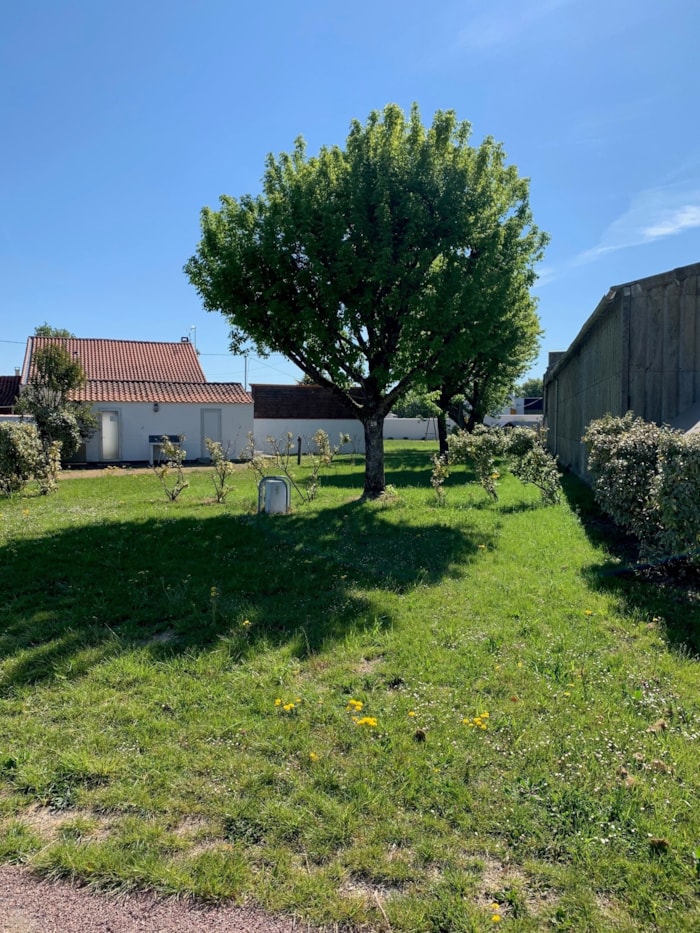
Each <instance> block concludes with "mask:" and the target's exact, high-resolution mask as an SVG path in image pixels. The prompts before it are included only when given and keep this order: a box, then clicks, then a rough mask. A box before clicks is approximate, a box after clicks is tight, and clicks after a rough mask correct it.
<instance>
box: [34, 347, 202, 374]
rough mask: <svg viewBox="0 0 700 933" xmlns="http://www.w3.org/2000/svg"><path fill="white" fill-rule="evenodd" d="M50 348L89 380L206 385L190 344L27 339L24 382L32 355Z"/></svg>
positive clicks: (195, 353)
mask: <svg viewBox="0 0 700 933" xmlns="http://www.w3.org/2000/svg"><path fill="white" fill-rule="evenodd" d="M51 344H58V345H59V346H62V347H65V349H66V350H67V351H68V352H69V353H70V355H71V356H72V357H74V359H77V360H79V361H80V365H81V366H82V367H83V371H84V372H85V375H86V376H87V378H88V379H98V380H107V381H109V380H113V381H120V382H121V381H123V380H126V381H133V382H136V381H141V380H145V381H147V382H149V381H150V382H196V383H203V382H206V381H207V380H206V376H205V375H204V372H203V371H202V367H201V366H200V365H199V358H198V356H197V351H196V350H195V348H194V345H193V344H192V343H190V341H189V340H183V341H182V342H180V343H164V342H155V341H141V340H102V339H92V338H84V337H30V338H29V340H28V342H27V352H26V355H25V359H24V370H23V373H22V376H23V380H24V381H25V382H26V381H28V379H29V377H30V376H31V375H32V373H31V372H27V369H28V367H29V366H30V363H31V359H32V355H33V353H35V352H36V351H37V350H39V349H41V348H43V347H47V346H49V345H51Z"/></svg>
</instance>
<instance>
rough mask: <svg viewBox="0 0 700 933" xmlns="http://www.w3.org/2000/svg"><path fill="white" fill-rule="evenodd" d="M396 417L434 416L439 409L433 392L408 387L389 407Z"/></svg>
mask: <svg viewBox="0 0 700 933" xmlns="http://www.w3.org/2000/svg"><path fill="white" fill-rule="evenodd" d="M391 412H392V414H394V415H396V416H397V417H398V418H435V417H436V416H437V415H438V414H439V413H440V409H439V408H438V406H437V405H436V403H435V392H426V391H424V390H420V389H409V391H408V392H407V393H406V394H405V395H404V397H403V398H400V399H399V400H398V401H397V402H396V404H395V405H394V406H393V407H392V409H391Z"/></svg>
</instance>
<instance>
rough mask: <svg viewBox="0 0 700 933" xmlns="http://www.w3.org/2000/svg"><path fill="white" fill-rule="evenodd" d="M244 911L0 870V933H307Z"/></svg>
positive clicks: (302, 928) (285, 921)
mask: <svg viewBox="0 0 700 933" xmlns="http://www.w3.org/2000/svg"><path fill="white" fill-rule="evenodd" d="M310 931H311V927H308V926H307V925H306V924H300V923H296V922H295V921H294V920H291V919H280V918H274V917H270V916H268V915H267V914H264V913H262V912H261V911H258V910H253V909H252V908H248V907H230V906H228V907H196V906H193V905H192V904H189V903H187V902H185V901H176V900H172V899H168V900H164V899H162V898H158V897H156V896H155V895H153V894H131V895H128V896H122V897H114V896H110V895H107V894H98V893H93V892H90V891H89V890H87V889H86V888H79V887H76V886H75V885H72V884H68V883H66V882H53V881H44V880H41V879H40V878H38V877H37V876H36V875H33V874H32V873H31V872H29V871H27V870H26V869H23V868H17V867H15V866H11V865H0V933H310Z"/></svg>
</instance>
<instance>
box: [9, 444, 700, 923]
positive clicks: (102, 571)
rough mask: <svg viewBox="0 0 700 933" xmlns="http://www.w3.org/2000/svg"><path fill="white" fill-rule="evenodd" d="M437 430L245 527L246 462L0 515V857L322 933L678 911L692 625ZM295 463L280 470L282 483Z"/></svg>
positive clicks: (699, 826) (693, 875) (685, 590)
mask: <svg viewBox="0 0 700 933" xmlns="http://www.w3.org/2000/svg"><path fill="white" fill-rule="evenodd" d="M433 452H434V451H433V447H432V445H431V444H428V443H424V444H421V443H416V444H409V443H399V442H392V443H389V444H388V445H387V479H388V482H389V483H391V484H392V486H393V490H392V492H391V493H390V494H389V495H387V496H386V497H385V498H384V499H383V500H381V501H377V502H362V501H361V500H360V495H361V490H362V480H363V464H362V463H361V462H360V460H359V458H355V459H354V460H353V458H347V459H345V458H341V459H340V460H338V461H336V462H335V463H334V465H333V466H332V468H331V469H330V470H329V471H328V472H326V473H324V474H323V476H322V479H321V486H320V490H319V494H318V497H317V498H316V499H315V500H314V501H313V502H311V503H303V502H301V500H300V499H299V498H298V497H297V498H296V499H295V500H294V501H293V506H294V507H293V510H292V512H291V513H290V514H289V515H285V516H282V515H276V516H265V515H257V514H256V503H257V492H256V488H255V482H254V478H253V476H252V474H251V473H250V472H248V471H246V470H245V468H241V469H240V470H239V471H238V472H237V473H236V475H235V477H234V488H233V490H232V492H231V493H230V495H229V497H228V499H227V502H226V503H225V504H224V505H221V504H216V503H215V502H214V501H213V486H212V483H211V478H210V477H209V475H208V471H207V470H206V469H198V470H193V471H191V473H190V475H189V477H188V478H189V480H190V483H191V485H190V487H189V489H187V490H186V491H185V492H184V493H183V494H182V496H181V497H180V498H179V499H178V500H177V501H176V502H169V501H167V500H166V498H165V496H164V495H163V493H162V489H161V488H160V486H159V484H158V481H157V479H156V478H155V477H154V476H153V475H151V474H148V473H146V474H141V473H136V472H135V471H130V470H116V471H110V472H109V473H106V474H105V475H104V477H99V478H81V477H76V478H65V479H64V480H63V481H62V483H61V486H60V489H59V491H58V493H57V494H56V495H54V496H51V497H39V496H36V497H34V496H27V497H22V498H15V499H12V500H4V501H2V502H0V541H1V542H2V552H1V561H2V563H1V565H0V566H1V570H0V573H1V575H2V607H1V608H0V859H2V860H5V861H15V862H20V863H26V864H28V865H30V866H32V867H33V868H35V869H36V870H38V871H41V872H43V873H48V874H52V875H61V876H67V877H71V878H75V879H78V880H80V881H81V882H87V883H90V884H94V885H96V886H104V887H109V888H127V887H151V888H154V889H157V890H159V891H162V892H164V893H172V894H180V895H195V896H198V897H202V898H206V899H210V900H216V899H222V898H233V899H235V900H238V901H243V900H246V899H247V900H251V901H254V902H257V903H259V904H261V905H262V906H264V907H266V908H268V909H270V910H280V911H286V912H289V913H293V914H295V915H297V916H299V917H302V918H304V919H305V920H308V921H310V922H312V923H316V924H319V925H320V924H333V923H336V924H338V925H339V928H341V929H348V930H351V929H358V930H361V929H366V930H391V931H397V933H398V931H405V933H408V931H435V933H438V931H440V933H448V931H449V933H460V931H471V930H486V929H494V928H495V927H496V926H499V925H500V927H501V928H503V929H506V928H507V929H513V930H518V931H526V930H528V931H529V930H532V931H536V930H537V931H538V930H542V929H549V928H552V929H558V930H572V931H574V930H575V931H581V930H591V931H608V930H620V931H630V933H631V931H638V930H649V931H652V930H664V931H666V930H667V931H677V930H682V929H694V928H697V927H698V926H699V925H700V913H699V912H698V899H697V898H698V893H699V888H698V885H699V882H700V868H699V865H700V799H699V796H700V795H699V792H698V789H699V786H700V767H699V758H700V755H699V753H698V738H699V736H700V693H699V691H698V684H699V679H698V661H697V651H698V642H697V640H696V639H697V633H698V631H700V627H699V625H698V622H699V620H700V609H699V608H698V604H697V602H696V600H695V594H694V591H693V588H692V586H690V585H688V586H684V587H679V586H676V585H671V584H669V583H668V582H667V581H666V582H665V583H664V584H663V585H662V584H661V583H659V582H653V581H649V580H644V579H638V578H636V577H633V576H630V575H628V574H624V573H622V571H623V570H624V556H623V555H622V554H621V552H620V551H619V550H618V549H616V547H615V546H613V545H614V542H613V543H610V542H609V540H608V538H607V536H606V534H604V533H602V532H601V527H600V524H599V523H597V522H591V521H590V518H591V506H590V502H589V500H588V498H587V495H586V491H585V489H584V488H583V487H581V486H580V485H579V484H578V483H576V482H575V481H573V480H566V482H565V487H566V492H567V496H566V497H565V499H564V501H563V503H562V504H561V505H559V506H555V507H542V506H541V505H540V503H539V496H538V494H537V492H536V490H534V489H531V488H528V487H525V486H523V485H521V484H520V483H519V482H518V481H517V480H515V479H514V478H512V477H510V476H508V475H505V476H504V477H503V478H502V480H501V482H500V485H499V501H498V502H496V503H492V502H491V501H490V500H488V498H487V497H486V494H485V493H484V492H483V491H482V490H481V489H480V488H479V487H478V486H477V485H475V484H474V482H473V476H472V475H471V474H470V473H469V472H468V471H466V470H464V469H463V468H459V469H457V470H455V471H454V472H453V474H452V476H451V477H450V479H449V481H448V483H447V486H446V490H447V496H446V504H445V506H443V507H439V506H438V504H437V500H436V498H435V494H434V492H433V491H432V489H431V488H430V483H429V478H430V469H431V464H430V455H431V454H432V453H433ZM305 469H307V468H306V467H304V466H302V467H301V468H299V469H298V470H297V474H298V478H299V479H300V480H303V476H304V470H305Z"/></svg>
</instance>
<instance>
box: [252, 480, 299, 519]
mask: <svg viewBox="0 0 700 933" xmlns="http://www.w3.org/2000/svg"><path fill="white" fill-rule="evenodd" d="M290 499H291V484H290V483H289V480H288V479H287V477H286V476H265V477H263V479H261V480H260V485H259V486H258V512H268V513H269V514H271V515H284V514H285V513H286V512H288V511H289V505H290Z"/></svg>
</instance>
